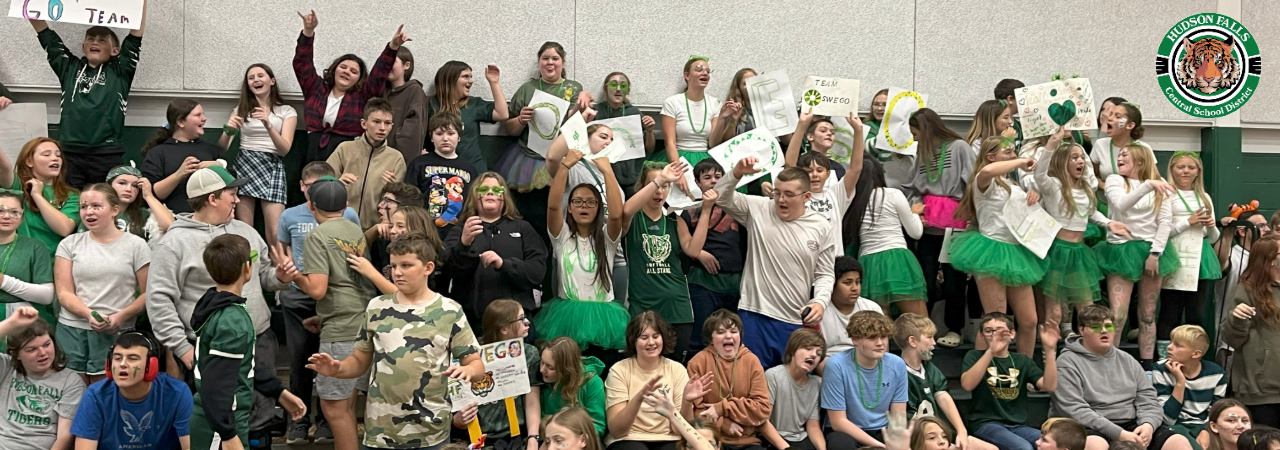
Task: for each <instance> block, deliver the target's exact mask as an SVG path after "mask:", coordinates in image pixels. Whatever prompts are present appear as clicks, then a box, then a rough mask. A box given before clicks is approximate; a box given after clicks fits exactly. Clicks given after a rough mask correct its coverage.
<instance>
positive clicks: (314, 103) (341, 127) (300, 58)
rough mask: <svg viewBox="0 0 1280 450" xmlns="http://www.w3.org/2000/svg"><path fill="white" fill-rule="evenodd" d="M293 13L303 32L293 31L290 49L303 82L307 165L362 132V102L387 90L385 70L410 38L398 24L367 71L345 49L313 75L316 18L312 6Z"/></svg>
mask: <svg viewBox="0 0 1280 450" xmlns="http://www.w3.org/2000/svg"><path fill="white" fill-rule="evenodd" d="M298 17H301V18H302V33H301V34H299V35H298V46H297V47H296V48H295V49H294V53H293V73H294V74H296V75H297V77H298V84H299V85H301V86H302V96H303V101H304V103H305V105H306V108H305V111H304V112H305V113H306V114H305V116H306V118H307V154H306V155H305V156H304V158H303V161H302V164H303V165H306V163H309V162H311V161H324V160H327V159H329V155H332V154H333V151H334V150H335V149H337V148H338V144H341V143H343V142H346V141H350V140H353V139H355V138H358V137H360V135H362V134H364V128H363V127H361V125H360V121H361V120H362V119H363V118H364V105H365V103H367V102H368V101H369V99H371V98H374V97H379V96H381V95H382V94H383V92H386V90H387V75H388V74H390V73H391V66H392V65H393V64H395V60H396V52H397V51H399V50H400V46H401V45H404V43H406V42H409V41H411V40H412V39H409V36H408V35H406V34H405V33H404V25H401V26H400V28H398V29H396V34H395V35H393V36H392V37H391V42H389V43H387V48H385V49H383V50H382V54H381V55H378V59H377V60H376V61H374V63H373V70H372V71H369V70H368V69H366V67H365V64H364V60H362V59H360V57H359V56H356V55H353V54H350V53H348V54H345V55H342V56H339V57H338V58H337V59H334V60H333V62H331V63H329V67H328V68H327V69H325V71H324V73H323V74H316V65H315V39H316V38H315V36H316V26H318V25H320V19H319V18H318V17H317V16H316V12H315V11H314V10H312V11H311V12H310V13H309V14H302V13H298ZM399 119H400V118H399V117H396V118H395V120H399Z"/></svg>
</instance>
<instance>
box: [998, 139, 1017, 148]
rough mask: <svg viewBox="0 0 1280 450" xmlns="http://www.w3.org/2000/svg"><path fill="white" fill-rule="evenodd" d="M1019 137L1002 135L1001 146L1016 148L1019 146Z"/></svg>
mask: <svg viewBox="0 0 1280 450" xmlns="http://www.w3.org/2000/svg"><path fill="white" fill-rule="evenodd" d="M1017 143H1018V140H1017V138H1012V137H1009V136H1000V148H1014V147H1016V146H1017Z"/></svg>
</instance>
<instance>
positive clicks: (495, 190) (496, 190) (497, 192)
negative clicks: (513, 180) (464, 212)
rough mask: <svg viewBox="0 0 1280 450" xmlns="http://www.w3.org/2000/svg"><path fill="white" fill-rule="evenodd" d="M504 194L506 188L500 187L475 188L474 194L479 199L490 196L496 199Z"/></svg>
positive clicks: (482, 186)
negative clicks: (477, 195)
mask: <svg viewBox="0 0 1280 450" xmlns="http://www.w3.org/2000/svg"><path fill="white" fill-rule="evenodd" d="M506 192H507V188H505V187H502V186H484V185H481V186H476V194H479V195H480V196H481V197H483V196H486V195H491V194H492V195H494V196H496V197H501V196H502V194H505V193H506Z"/></svg>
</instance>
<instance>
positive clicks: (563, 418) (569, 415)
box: [530, 406, 1234, 450]
mask: <svg viewBox="0 0 1280 450" xmlns="http://www.w3.org/2000/svg"><path fill="white" fill-rule="evenodd" d="M593 421H594V417H591V416H590V415H588V414H587V411H586V410H584V409H582V407H579V406H567V407H565V408H564V409H558V410H556V412H554V413H553V414H552V415H550V416H549V417H547V418H546V420H544V421H543V424H544V427H543V430H545V431H543V433H542V441H543V442H545V443H546V445H545V446H544V447H542V448H554V449H556V450H603V449H604V446H603V445H602V444H600V433H598V432H597V433H595V434H592V433H591V431H592V430H593V428H592V427H591V426H592V422H593ZM596 427H597V428H598V427H599V425H598V424H597V425H596ZM530 450H532V449H530ZM1233 450H1234V449H1233Z"/></svg>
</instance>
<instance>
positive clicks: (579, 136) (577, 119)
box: [530, 113, 595, 159]
mask: <svg viewBox="0 0 1280 450" xmlns="http://www.w3.org/2000/svg"><path fill="white" fill-rule="evenodd" d="M530 123H531V124H532V122H530ZM560 134H561V135H562V136H564V144H565V145H566V146H568V147H569V148H570V149H572V150H577V151H580V152H582V155H583V157H584V159H592V158H594V157H595V156H594V155H592V154H591V144H590V142H591V139H590V137H589V136H587V121H586V120H583V119H582V113H578V114H574V115H573V117H570V118H569V120H566V121H564V125H560Z"/></svg>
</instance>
